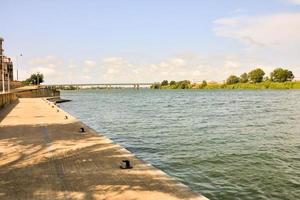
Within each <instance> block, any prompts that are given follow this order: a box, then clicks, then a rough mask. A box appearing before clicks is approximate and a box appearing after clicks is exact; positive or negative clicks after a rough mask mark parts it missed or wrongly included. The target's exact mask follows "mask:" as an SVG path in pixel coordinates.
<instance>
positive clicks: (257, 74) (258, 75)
mask: <svg viewBox="0 0 300 200" xmlns="http://www.w3.org/2000/svg"><path fill="white" fill-rule="evenodd" d="M264 75H265V72H264V71H263V70H262V69H260V68H257V69H254V70H252V71H251V72H249V73H248V78H249V80H250V81H251V82H252V83H260V82H262V81H263V78H264Z"/></svg>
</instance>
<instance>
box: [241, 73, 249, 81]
mask: <svg viewBox="0 0 300 200" xmlns="http://www.w3.org/2000/svg"><path fill="white" fill-rule="evenodd" d="M240 82H241V83H247V82H248V74H247V73H243V74H242V75H241V76H240Z"/></svg>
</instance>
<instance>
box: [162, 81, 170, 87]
mask: <svg viewBox="0 0 300 200" xmlns="http://www.w3.org/2000/svg"><path fill="white" fill-rule="evenodd" d="M167 85H169V82H168V80H163V81H162V82H161V86H167Z"/></svg>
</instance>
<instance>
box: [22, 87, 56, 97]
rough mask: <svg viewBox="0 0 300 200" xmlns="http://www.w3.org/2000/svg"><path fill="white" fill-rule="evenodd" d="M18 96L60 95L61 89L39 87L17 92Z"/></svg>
mask: <svg viewBox="0 0 300 200" xmlns="http://www.w3.org/2000/svg"><path fill="white" fill-rule="evenodd" d="M16 95H17V97H18V98H39V97H59V96H60V91H58V90H56V89H51V88H38V89H31V90H23V91H18V92H16Z"/></svg>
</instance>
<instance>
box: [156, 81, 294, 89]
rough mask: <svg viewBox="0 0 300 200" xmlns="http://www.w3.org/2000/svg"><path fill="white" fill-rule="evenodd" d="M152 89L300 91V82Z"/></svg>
mask: <svg viewBox="0 0 300 200" xmlns="http://www.w3.org/2000/svg"><path fill="white" fill-rule="evenodd" d="M151 88H152V89H196V90H199V89H203V90H211V89H241V90H244V89H245V90H249V89H250V90H267V89H300V81H290V82H283V83H279V82H272V81H265V82H261V83H235V84H225V83H217V82H211V83H207V84H205V85H203V83H185V84H184V85H179V86H178V85H165V86H161V85H152V86H151Z"/></svg>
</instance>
